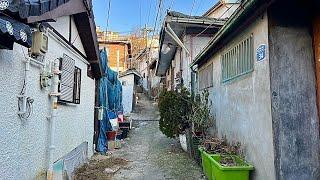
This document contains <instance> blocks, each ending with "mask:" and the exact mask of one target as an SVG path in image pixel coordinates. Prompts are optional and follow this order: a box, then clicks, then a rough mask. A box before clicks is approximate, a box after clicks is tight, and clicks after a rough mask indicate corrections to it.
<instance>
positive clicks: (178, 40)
mask: <svg viewBox="0 0 320 180" xmlns="http://www.w3.org/2000/svg"><path fill="white" fill-rule="evenodd" d="M165 31H166V32H167V33H168V34H169V35H170V36H171V37H172V39H173V40H174V41H176V43H177V44H178V45H179V46H181V47H182V48H183V49H184V50H185V51H186V52H187V53H188V54H189V55H190V51H189V50H188V48H187V47H186V46H185V45H184V44H183V42H181V40H180V39H179V37H178V36H177V35H176V33H175V32H174V31H173V30H172V29H171V26H170V24H167V27H166V28H165Z"/></svg>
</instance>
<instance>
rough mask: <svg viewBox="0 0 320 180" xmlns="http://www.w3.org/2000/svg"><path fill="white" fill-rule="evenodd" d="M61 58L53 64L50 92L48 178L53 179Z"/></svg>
mask: <svg viewBox="0 0 320 180" xmlns="http://www.w3.org/2000/svg"><path fill="white" fill-rule="evenodd" d="M59 74H60V71H59V60H58V59H56V60H55V61H54V64H53V79H52V81H53V83H52V92H51V93H50V97H51V115H50V117H49V119H50V145H49V165H48V172H47V179H48V180H52V179H53V163H54V159H53V154H54V150H55V146H54V137H55V134H54V132H55V120H56V117H57V109H58V96H59V92H58V86H59Z"/></svg>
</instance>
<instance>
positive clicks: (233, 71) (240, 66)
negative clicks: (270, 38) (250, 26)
mask: <svg viewBox="0 0 320 180" xmlns="http://www.w3.org/2000/svg"><path fill="white" fill-rule="evenodd" d="M253 53H254V51H253V36H250V37H249V38H247V39H245V40H243V41H242V42H240V43H239V44H237V45H236V46H235V47H233V48H232V49H230V50H229V51H228V52H226V53H225V54H223V55H222V57H221V66H222V81H223V82H227V81H229V80H232V79H234V78H237V77H239V76H241V75H244V74H247V73H250V72H252V71H253V56H254V54H253Z"/></svg>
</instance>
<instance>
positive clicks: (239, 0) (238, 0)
mask: <svg viewBox="0 0 320 180" xmlns="http://www.w3.org/2000/svg"><path fill="white" fill-rule="evenodd" d="M239 2H241V0H237V1H236V2H235V3H234V4H231V6H229V7H228V8H227V9H226V10H225V11H224V12H223V13H222V14H221V16H220V17H219V18H216V19H215V21H214V22H212V23H211V24H210V25H208V26H207V27H206V28H205V29H204V30H202V31H201V32H200V33H198V34H197V35H195V36H194V37H198V36H200V35H201V34H203V33H204V32H206V30H207V29H209V28H210V27H212V25H213V24H214V23H216V22H217V21H218V20H220V19H221V18H222V17H223V16H224V15H225V14H226V13H227V12H228V11H229V10H230V9H231V8H232V7H233V6H234V5H236V4H238V3H239Z"/></svg>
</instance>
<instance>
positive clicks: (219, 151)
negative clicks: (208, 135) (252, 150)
mask: <svg viewBox="0 0 320 180" xmlns="http://www.w3.org/2000/svg"><path fill="white" fill-rule="evenodd" d="M199 150H200V152H201V156H202V165H203V170H204V173H205V174H206V176H207V177H208V179H216V180H228V179H237V180H248V179H249V173H250V171H252V170H253V169H254V167H253V166H252V165H250V164H248V163H247V162H246V161H245V160H244V158H243V156H242V152H241V144H240V143H234V144H232V145H228V143H227V141H226V139H225V138H224V139H222V140H220V139H218V138H212V139H209V140H206V141H205V142H204V145H203V147H201V148H199Z"/></svg>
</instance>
